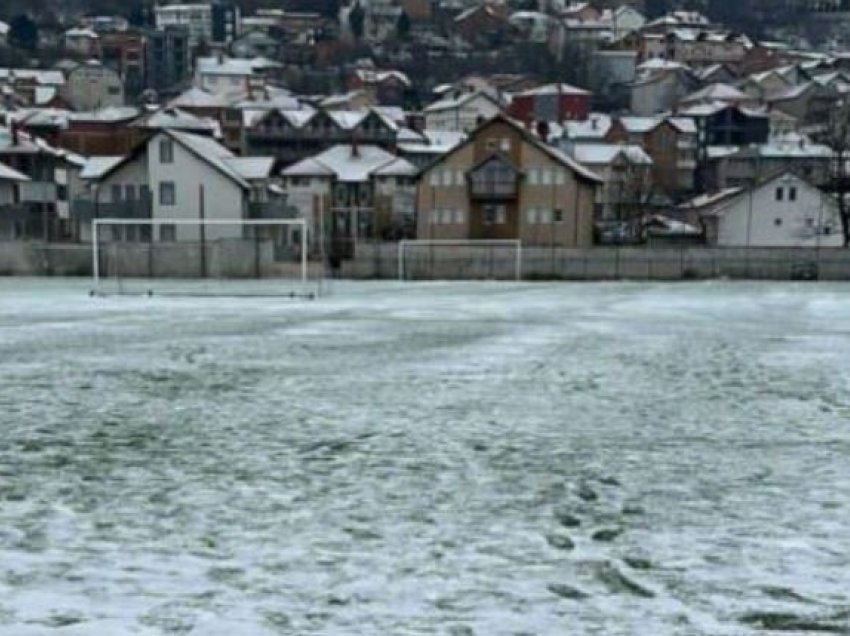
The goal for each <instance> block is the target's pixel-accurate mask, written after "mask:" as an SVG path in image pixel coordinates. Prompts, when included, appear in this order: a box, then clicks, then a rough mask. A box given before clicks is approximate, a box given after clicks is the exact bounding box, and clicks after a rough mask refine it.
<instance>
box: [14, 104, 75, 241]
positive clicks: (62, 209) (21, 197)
mask: <svg viewBox="0 0 850 636" xmlns="http://www.w3.org/2000/svg"><path fill="white" fill-rule="evenodd" d="M7 122H8V125H7V126H5V127H0V163H2V164H3V165H5V166H6V167H8V168H11V169H12V170H14V171H16V172H18V173H20V174H22V175H25V176H26V177H27V180H24V181H21V180H20V179H18V186H19V188H18V201H19V203H20V204H21V207H20V209H19V211H18V215H17V217H16V218H15V219H14V220H13V225H14V229H15V238H34V239H37V240H43V241H54V240H58V239H62V238H65V237H66V235H67V230H68V228H67V204H68V197H69V192H68V186H69V183H70V181H71V180H70V179H69V173H71V172H73V171H75V170H76V169H77V166H78V163H80V162H81V158H80V157H77V156H75V155H73V153H70V152H67V151H64V150H61V149H59V148H55V147H53V146H51V145H50V144H48V143H46V142H45V141H43V140H41V139H37V138H35V137H33V136H31V135H29V134H27V133H25V132H24V131H23V130H21V128H20V126H19V124H18V123H17V122H15V121H8V120H7ZM13 176H14V175H13ZM7 221H9V218H8V216H7Z"/></svg>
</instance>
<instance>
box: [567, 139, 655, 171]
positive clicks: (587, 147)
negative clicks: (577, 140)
mask: <svg viewBox="0 0 850 636" xmlns="http://www.w3.org/2000/svg"><path fill="white" fill-rule="evenodd" d="M570 153H571V154H572V156H573V158H574V159H575V160H576V161H578V162H579V163H581V164H584V165H587V166H606V165H608V164H610V163H612V162H613V161H615V160H616V159H617V158H618V157H625V158H626V159H627V160H628V161H629V162H630V163H633V164H639V165H651V164H652V159H651V158H650V157H649V155H647V154H646V152H645V151H644V150H643V149H642V148H641V147H640V146H637V145H625V144H598V143H590V144H574V145H572V146H571V148H570Z"/></svg>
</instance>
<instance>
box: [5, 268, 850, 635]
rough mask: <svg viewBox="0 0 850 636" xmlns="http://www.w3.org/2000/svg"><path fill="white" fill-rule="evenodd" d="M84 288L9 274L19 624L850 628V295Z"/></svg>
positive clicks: (524, 630)
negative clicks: (119, 291) (243, 292)
mask: <svg viewBox="0 0 850 636" xmlns="http://www.w3.org/2000/svg"><path fill="white" fill-rule="evenodd" d="M86 290H87V286H86V284H85V283H83V282H75V281H62V280H10V279H5V280H2V279H0V432H2V435H0V634H2V636H7V635H8V636H29V635H39V636H42V635H44V634H53V633H56V634H63V635H65V634H74V635H83V634H84V635H86V636H95V635H96V636H102V635H108V636H118V635H122V634H143V635H147V634H193V635H194V634H197V635H204V636H218V635H224V634H228V635H239V636H255V635H260V634H297V635H307V634H333V635H336V634H340V635H360V634H362V635H366V636H370V635H381V636H383V635H405V634H448V635H453V636H458V635H471V634H475V635H476V636H493V635H506V636H507V635H520V634H525V635H531V634H534V635H538V636H543V635H552V636H555V635H557V636H563V635H565V634H604V635H613V634H624V635H626V634H628V635H632V634H647V635H658V634H682V635H699V634H710V635H715V634H730V635H736V636H737V635H745V634H764V633H770V632H771V631H777V632H779V631H781V632H782V633H784V634H789V633H791V634H793V633H799V634H803V633H812V632H814V631H828V632H836V633H850V287H847V286H825V285H801V286H796V285H789V284H785V285H779V284H746V283H698V284H679V285H660V284H659V285H637V284H632V285H627V284H600V285H595V284H583V285H543V284H540V285H517V284H480V283H479V284H423V285H412V284H411V285H399V284H395V283H358V284H354V283H335V284H334V286H333V290H332V291H333V294H332V295H331V296H329V297H327V298H323V299H321V300H318V301H314V302H302V301H291V300H279V299H263V298H252V299H204V298H202V299H199V298H195V299H181V298H167V299H166V298H152V299H151V298H107V299H100V298H94V299H93V298H89V297H88V296H87V295H86V294H85V292H86ZM575 524H580V525H578V526H576V525H575ZM571 526H572V527H571ZM600 530H603V531H604V530H610V531H611V532H602V533H601V534H597V533H598V532H599V531H600ZM617 532H621V534H619V535H618V536H614V535H616V534H617ZM594 535H596V540H594V538H593V537H594ZM599 539H602V540H599ZM571 543H572V544H574V545H573V547H572V549H570V544H571Z"/></svg>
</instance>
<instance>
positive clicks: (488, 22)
mask: <svg viewBox="0 0 850 636" xmlns="http://www.w3.org/2000/svg"><path fill="white" fill-rule="evenodd" d="M452 29H453V31H454V33H455V34H456V35H457V37H459V38H460V39H461V40H463V41H464V42H466V43H467V44H470V45H472V46H474V47H493V46H497V45H499V44H501V43H505V42H506V41H507V40H508V36H509V34H510V33H511V32H512V31H513V27H512V26H511V24H510V23H509V22H508V19H507V15H506V11H505V8H504V7H502V6H498V5H496V4H493V3H486V2H485V3H483V4H479V5H474V6H472V7H470V8H468V9H466V10H465V11H462V12H461V13H459V14H458V15H456V16H455V18H454V20H453V23H452Z"/></svg>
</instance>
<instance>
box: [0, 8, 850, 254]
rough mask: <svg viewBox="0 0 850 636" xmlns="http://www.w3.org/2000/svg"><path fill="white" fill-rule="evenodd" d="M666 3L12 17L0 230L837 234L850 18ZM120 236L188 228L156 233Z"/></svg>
mask: <svg viewBox="0 0 850 636" xmlns="http://www.w3.org/2000/svg"><path fill="white" fill-rule="evenodd" d="M658 4H659V3H653V2H649V1H647V2H642V1H637V0H630V1H625V0H622V1H619V2H610V1H607V0H595V1H593V2H572V3H569V2H566V1H564V0H540V1H538V0H522V1H519V2H517V1H514V0H486V1H480V0H353V1H352V2H349V3H347V4H346V3H333V2H331V3H315V10H313V11H306V10H304V9H305V8H304V7H302V6H299V5H297V4H294V3H293V5H292V8H287V5H286V3H283V5H284V8H279V9H262V8H258V9H256V10H252V11H249V10H248V9H243V8H241V7H240V5H239V4H237V3H234V2H231V1H229V0H212V1H210V2H196V3H191V4H175V3H161V4H157V5H150V6H147V5H145V6H144V7H143V8H142V9H140V10H139V11H134V12H133V13H132V15H129V16H125V15H119V14H92V13H84V12H77V13H75V12H73V11H71V10H68V11H66V12H64V13H59V14H52V15H51V16H50V19H49V20H48V19H45V18H44V16H37V15H30V14H27V13H21V14H18V15H15V16H9V22H8V23H7V22H2V23H0V91H2V110H1V111H0V125H1V126H0V241H5V242H42V243H68V244H85V243H86V242H90V241H91V240H92V232H91V225H92V220H93V219H97V218H126V219H139V220H142V219H160V220H162V219H174V218H186V219H192V218H198V217H199V215H201V216H202V217H203V218H206V219H288V218H294V219H304V220H305V221H306V224H307V227H308V228H309V235H310V244H311V246H312V248H315V249H318V247H319V246H320V244H322V245H323V246H325V247H327V246H331V248H330V249H331V250H332V251H333V252H334V253H335V254H336V257H337V258H343V259H344V258H350V257H352V256H353V255H354V253H355V250H356V248H357V245H358V244H367V243H378V242H396V241H400V240H402V239H430V240H443V239H445V240H477V239H505V240H508V239H514V240H519V241H522V243H523V245H528V246H557V247H564V248H573V247H575V248H590V247H593V246H600V245H608V246H610V245H641V244H652V245H694V246H711V247H742V246H743V247H783V248H788V247H818V248H820V247H844V246H846V245H847V243H848V240H850V209H848V204H847V200H848V199H847V197H846V195H847V194H848V191H850V174H848V172H850V164H848V161H847V154H848V153H850V100H848V94H850V40H846V42H847V43H848V46H847V47H846V48H845V47H844V42H845V37H846V34H845V33H844V31H843V30H842V28H841V26H842V25H850V10H848V9H847V7H844V6H843V4H842V3H840V2H834V3H829V2H819V3H808V5H811V7H809V6H808V5H807V4H806V3H805V2H800V3H796V4H798V5H800V6H796V8H795V10H797V11H807V10H808V9H809V8H812V7H813V8H812V11H813V12H814V14H815V15H814V17H811V19H812V20H821V21H822V23H828V24H829V25H830V28H831V31H830V35H829V37H824V38H821V39H820V40H819V41H815V40H814V39H812V38H811V36H808V39H807V35H806V34H805V33H802V32H796V33H791V32H790V31H788V30H787V29H786V30H785V31H783V32H780V31H777V32H770V33H746V32H743V31H741V30H738V29H737V28H736V27H737V26H738V25H731V24H724V23H722V22H718V21H717V20H716V19H714V18H712V17H711V16H710V15H709V12H708V11H707V10H706V11H703V10H700V9H696V8H693V6H694V4H697V5H699V4H700V3H689V4H687V3H682V5H683V6H682V7H679V6H677V5H676V3H666V4H667V5H670V6H665V7H664V9H665V10H664V11H662V12H660V13H659V12H658V8H657V5H658ZM662 4H663V3H662ZM787 4H788V5H789V6H790V5H791V4H795V3H792V2H789V3H787ZM685 7H688V8H685ZM818 12H820V13H818ZM806 15H807V16H810V14H809V13H807V14H806ZM807 19H808V18H807ZM760 30H763V29H760ZM826 32H827V31H826V30H823V33H826ZM111 238H112V239H113V240H117V241H123V242H127V243H134V242H152V241H179V240H181V238H185V239H186V240H189V239H190V238H191V237H190V235H189V234H187V233H184V232H180V231H177V229H176V228H175V227H173V226H171V225H169V224H168V223H162V224H159V225H155V226H154V225H146V226H145V225H139V226H133V225H126V226H122V227H116V228H113V235H112V237H111ZM290 239H291V237H289V238H286V237H284V238H282V239H281V240H290Z"/></svg>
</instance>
